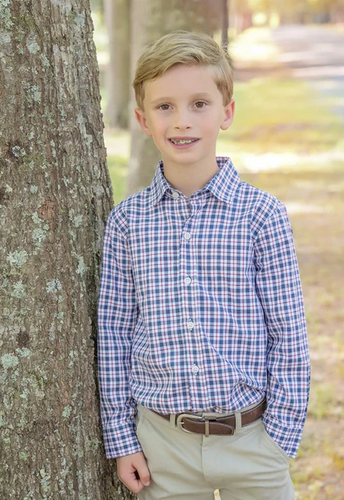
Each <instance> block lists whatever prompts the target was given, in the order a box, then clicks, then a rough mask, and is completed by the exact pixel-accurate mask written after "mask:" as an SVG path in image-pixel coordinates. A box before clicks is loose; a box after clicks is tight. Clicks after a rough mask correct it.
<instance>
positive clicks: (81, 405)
mask: <svg viewBox="0 0 344 500" xmlns="http://www.w3.org/2000/svg"><path fill="white" fill-rule="evenodd" d="M0 23H1V25H0V69H1V71H0V95H1V99H0V116H1V118H2V120H3V126H2V130H1V132H0V167H1V174H0V230H1V233H2V234H1V237H2V238H1V241H2V244H1V247H0V261H1V264H2V265H1V271H0V303H1V309H2V313H1V320H0V351H1V352H0V384H1V389H2V395H1V403H2V404H1V407H0V443H1V445H0V446H1V452H0V461H1V463H0V489H1V495H0V497H1V498H2V499H6V500H11V499H13V500H18V499H20V500H41V499H42V500H55V499H56V500H57V499H75V500H91V499H92V500H110V499H111V500H114V499H119V498H124V495H123V494H122V493H121V492H122V487H121V486H120V485H119V482H118V480H114V479H113V478H112V475H113V464H112V463H111V464H110V461H107V460H105V458H104V453H103V445H102V437H101V432H100V425H99V405H98V391H97V377H96V362H95V341H96V306H97V296H98V280H99V267H100V260H101V247H102V241H101V240H102V236H103V229H104V222H105V220H106V218H107V216H108V214H109V211H110V209H111V208H112V189H111V184H110V178H109V174H108V170H107V167H106V152H105V147H104V142H103V123H102V118H101V113H100V95H99V83H98V76H99V74H98V68H97V61H96V53H95V48H94V44H93V36H92V29H93V27H92V21H91V17H90V8H89V3H88V0H74V1H72V0H54V1H51V0H36V1H34V2H33V1H31V0H30V1H29V0H26V1H23V0H11V1H9V0H2V1H1V2H0ZM123 491H124V488H123ZM127 498H129V496H127Z"/></svg>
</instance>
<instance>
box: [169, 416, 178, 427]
mask: <svg viewBox="0 0 344 500" xmlns="http://www.w3.org/2000/svg"><path fill="white" fill-rule="evenodd" d="M176 416H177V415H174V414H173V413H171V415H170V424H171V426H172V427H176Z"/></svg>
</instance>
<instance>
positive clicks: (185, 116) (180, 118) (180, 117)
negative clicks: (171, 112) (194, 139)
mask: <svg viewBox="0 0 344 500" xmlns="http://www.w3.org/2000/svg"><path fill="white" fill-rule="evenodd" d="M174 126H175V128H177V129H189V128H191V119H190V115H189V113H188V111H187V110H180V111H177V112H176V115H175V123H174Z"/></svg>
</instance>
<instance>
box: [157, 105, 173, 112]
mask: <svg viewBox="0 0 344 500" xmlns="http://www.w3.org/2000/svg"><path fill="white" fill-rule="evenodd" d="M169 107H170V105H169V104H160V106H158V109H161V110H162V111H167V110H168V109H169Z"/></svg>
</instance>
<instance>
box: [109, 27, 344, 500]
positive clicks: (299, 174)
mask: <svg viewBox="0 0 344 500" xmlns="http://www.w3.org/2000/svg"><path fill="white" fill-rule="evenodd" d="M255 40H256V41H259V40H260V42H261V43H262V47H260V48H257V49H255V51H253V52H252V54H253V57H254V62H253V65H255V64H257V67H258V68H259V64H262V66H263V67H264V61H265V63H266V65H267V66H268V65H270V66H271V61H272V62H273V60H274V57H275V54H276V52H275V50H276V49H275V48H274V47H271V46H270V47H269V41H268V37H267V33H266V31H265V32H264V31H262V32H261V33H259V32H256V36H255V37H253V32H252V33H250V34H249V35H247V37H246V38H245V37H244V38H243V41H242V45H241V48H240V40H239V41H237V42H236V48H235V50H236V57H239V56H240V54H242V53H245V52H246V51H247V49H248V44H251V45H252V44H253V45H255ZM240 50H241V51H242V52H241V53H240ZM264 54H265V56H264V57H265V59H264V57H263V55H264ZM240 57H241V56H240ZM267 59H268V61H267ZM270 66H269V67H270ZM251 76H252V75H251ZM275 78H277V80H276V79H275ZM235 99H236V104H237V108H236V117H235V121H234V124H233V125H232V127H231V128H230V129H229V131H227V133H223V134H221V135H220V139H219V142H218V153H219V154H228V155H229V156H230V157H231V158H232V160H233V161H234V163H235V165H236V166H237V168H238V169H239V171H240V172H241V177H242V178H243V179H244V180H246V181H248V182H250V183H252V184H254V185H256V186H258V187H260V188H262V189H264V190H266V191H269V192H271V193H273V194H274V195H276V196H277V197H278V198H280V199H281V200H282V201H283V202H284V203H285V204H286V205H287V208H288V211H289V214H290V218H291V221H292V225H293V230H294V237H295V244H296V248H297V253H298V259H299V264H300V271H301V277H302V283H303V289H304V296H305V304H306V311H307V322H308V329H309V341H310V349H311V361H312V388H311V396H310V404H309V412H308V417H307V421H306V426H305V431H304V436H303V440H302V443H301V448H300V451H299V454H298V457H297V459H296V460H292V461H291V473H292V478H293V481H294V483H295V486H296V490H297V499H298V500H343V498H344V494H343V491H344V474H343V470H344V385H343V377H344V326H343V325H344V308H343V304H344V286H343V278H344V252H343V244H344V224H343V214H344V139H343V137H344V135H343V122H341V120H340V118H339V117H337V116H335V115H334V114H333V113H332V112H331V111H330V107H331V105H332V104H331V97H325V96H320V94H318V93H317V92H316V90H315V89H314V88H311V87H310V86H309V85H308V84H307V83H305V82H302V81H299V80H294V79H292V78H290V76H288V75H284V74H283V71H282V72H281V73H280V74H279V73H278V72H277V74H276V75H271V74H270V76H269V77H268V78H262V77H261V75H260V76H259V78H253V79H251V80H249V81H240V82H238V83H236V85H235ZM105 141H106V146H107V150H108V166H109V170H110V174H111V179H112V183H113V187H114V196H115V202H116V203H118V202H119V201H120V200H121V199H123V197H124V192H125V180H126V175H127V161H128V155H129V134H128V132H126V131H117V132H116V133H111V131H109V130H108V129H106V130H105Z"/></svg>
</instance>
